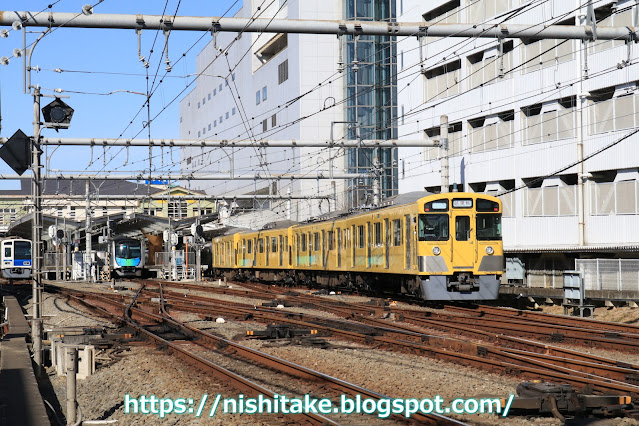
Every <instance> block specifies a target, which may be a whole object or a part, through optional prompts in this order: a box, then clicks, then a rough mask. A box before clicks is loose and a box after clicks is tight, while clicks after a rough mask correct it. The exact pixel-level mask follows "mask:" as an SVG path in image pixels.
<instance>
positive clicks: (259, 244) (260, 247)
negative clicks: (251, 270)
mask: <svg viewBox="0 0 639 426" xmlns="http://www.w3.org/2000/svg"><path fill="white" fill-rule="evenodd" d="M257 250H258V251H259V252H260V253H264V238H260V239H259V240H257Z"/></svg>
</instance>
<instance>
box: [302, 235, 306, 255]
mask: <svg viewBox="0 0 639 426" xmlns="http://www.w3.org/2000/svg"><path fill="white" fill-rule="evenodd" d="M302 251H306V234H302Z"/></svg>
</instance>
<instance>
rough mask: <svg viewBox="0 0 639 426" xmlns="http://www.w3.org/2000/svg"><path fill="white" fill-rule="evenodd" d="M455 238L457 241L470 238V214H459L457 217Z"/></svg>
mask: <svg viewBox="0 0 639 426" xmlns="http://www.w3.org/2000/svg"><path fill="white" fill-rule="evenodd" d="M455 239H456V240H457V241H468V240H470V216H457V217H456V218H455Z"/></svg>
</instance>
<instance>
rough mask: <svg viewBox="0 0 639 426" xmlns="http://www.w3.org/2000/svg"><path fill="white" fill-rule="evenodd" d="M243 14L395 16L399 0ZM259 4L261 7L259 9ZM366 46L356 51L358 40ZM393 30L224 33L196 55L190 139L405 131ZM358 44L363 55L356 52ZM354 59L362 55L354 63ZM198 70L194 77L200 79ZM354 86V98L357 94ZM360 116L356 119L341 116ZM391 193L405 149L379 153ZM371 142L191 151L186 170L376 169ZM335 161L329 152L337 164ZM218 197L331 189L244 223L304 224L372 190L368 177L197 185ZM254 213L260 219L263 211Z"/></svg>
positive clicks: (249, 3)
mask: <svg viewBox="0 0 639 426" xmlns="http://www.w3.org/2000/svg"><path fill="white" fill-rule="evenodd" d="M243 3H244V4H243V7H242V9H241V10H240V11H238V12H237V14H236V15H235V16H236V17H243V18H250V17H259V18H262V19H270V18H275V19H312V20H353V19H358V20H386V21H391V20H394V19H395V11H396V9H395V6H394V5H395V1H394V0H366V1H364V0H345V1H344V0H328V1H325V0H323V1H321V0H304V1H288V2H286V1H279V2H273V4H272V5H270V6H269V7H267V8H266V9H264V4H263V2H262V1H257V0H244V2H243ZM260 7H262V8H261V9H260ZM356 45H357V48H355V46H356ZM394 49H395V45H394V38H393V37H364V36H362V37H359V38H358V39H357V40H355V39H354V38H353V37H336V36H332V35H312V34H269V33H243V34H237V33H219V34H215V35H214V36H213V39H212V40H211V41H210V42H209V43H208V45H207V46H206V47H205V48H204V49H203V50H202V51H201V52H200V53H199V55H198V56H197V63H196V71H197V72H196V74H197V80H196V81H195V83H194V86H193V88H192V90H191V91H190V92H189V93H188V94H187V95H186V96H185V97H184V98H183V99H182V100H181V102H180V117H179V120H180V137H181V138H183V139H201V140H206V139H211V140H228V141H230V142H232V141H237V140H252V141H260V140H296V141H317V140H320V141H329V140H330V139H331V135H332V137H333V138H334V140H342V139H351V140H354V139H357V138H361V139H364V140H367V139H391V138H396V136H397V130H396V127H395V126H394V123H395V121H394V120H393V119H394V118H395V117H396V114H397V113H396V100H395V96H396V86H395V84H394V79H393V75H394V73H395V71H396V70H395V67H396V64H395V58H396V53H395V50H394ZM355 52H357V54H356V53H355ZM354 61H357V62H356V63H355V62H354ZM193 78H195V76H194V77H193ZM356 93H357V95H356ZM346 121H348V122H356V123H357V124H355V125H353V124H348V123H344V122H346ZM377 155H378V157H379V161H380V164H381V167H382V178H381V189H382V191H383V195H385V196H391V195H396V194H397V185H398V182H397V161H396V160H397V151H396V150H395V149H384V150H381V152H378V153H377ZM373 157H374V153H373V149H360V150H355V149H352V150H346V151H345V150H337V149H333V150H329V149H319V148H304V147H295V148H261V147H255V148H244V149H238V148H232V147H230V146H229V147H226V148H223V149H219V148H217V149H202V148H201V147H189V148H183V149H182V151H181V163H180V165H181V169H182V170H183V171H184V172H186V173H191V172H194V173H195V172H199V173H202V172H212V173H233V174H234V175H235V176H240V175H255V174H257V173H259V174H261V175H276V174H287V173H288V174H302V175H310V176H315V175H317V173H318V172H323V173H324V174H325V175H327V174H328V172H329V171H330V169H331V167H332V170H333V171H334V172H335V173H345V172H346V173H368V172H369V171H370V169H371V166H372V164H373ZM331 159H332V161H331ZM193 185H194V188H195V189H198V190H201V191H205V192H206V193H207V194H211V195H215V196H226V197H228V198H227V200H228V202H229V203H232V200H233V195H240V194H261V195H268V194H272V195H282V196H285V195H287V194H289V193H290V194H292V195H296V196H300V195H304V196H308V195H319V196H326V195H329V196H331V197H333V199H332V200H330V201H329V200H311V199H308V200H299V201H292V202H286V201H284V202H281V201H273V202H270V203H264V204H262V205H261V206H260V205H259V204H258V205H257V206H256V208H258V209H259V208H260V207H261V208H262V209H263V210H262V211H261V212H260V213H259V214H258V215H254V219H253V220H252V221H250V222H248V223H246V224H245V225H244V226H248V227H259V226H261V224H263V223H265V222H273V221H277V220H282V219H292V220H296V221H301V220H305V219H307V218H309V217H313V216H319V215H321V214H325V213H328V212H330V211H333V210H336V209H343V208H346V207H350V206H356V205H359V204H362V203H365V202H366V201H367V197H369V196H370V189H371V185H372V183H371V179H369V178H368V177H364V178H362V179H354V180H349V181H344V180H336V179H335V180H325V179H322V180H320V179H315V180H296V181H292V182H291V181H289V180H262V179H255V180H250V181H245V180H230V181H222V182H219V181H216V182H206V181H204V182H198V183H193ZM255 218H257V219H255Z"/></svg>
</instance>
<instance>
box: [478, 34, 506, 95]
mask: <svg viewBox="0 0 639 426" xmlns="http://www.w3.org/2000/svg"><path fill="white" fill-rule="evenodd" d="M512 51H513V42H512V41H509V42H506V43H504V50H503V53H504V54H503V55H502V56H500V54H499V46H494V47H492V48H490V49H486V50H484V51H482V52H477V53H474V54H472V55H469V56H468V74H469V76H470V79H469V86H470V87H469V88H470V89H474V88H475V87H479V86H482V85H484V84H492V83H494V82H496V81H499V79H498V77H501V78H508V77H510V76H511V73H509V72H508V71H510V70H511V69H512V55H513V54H512Z"/></svg>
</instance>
